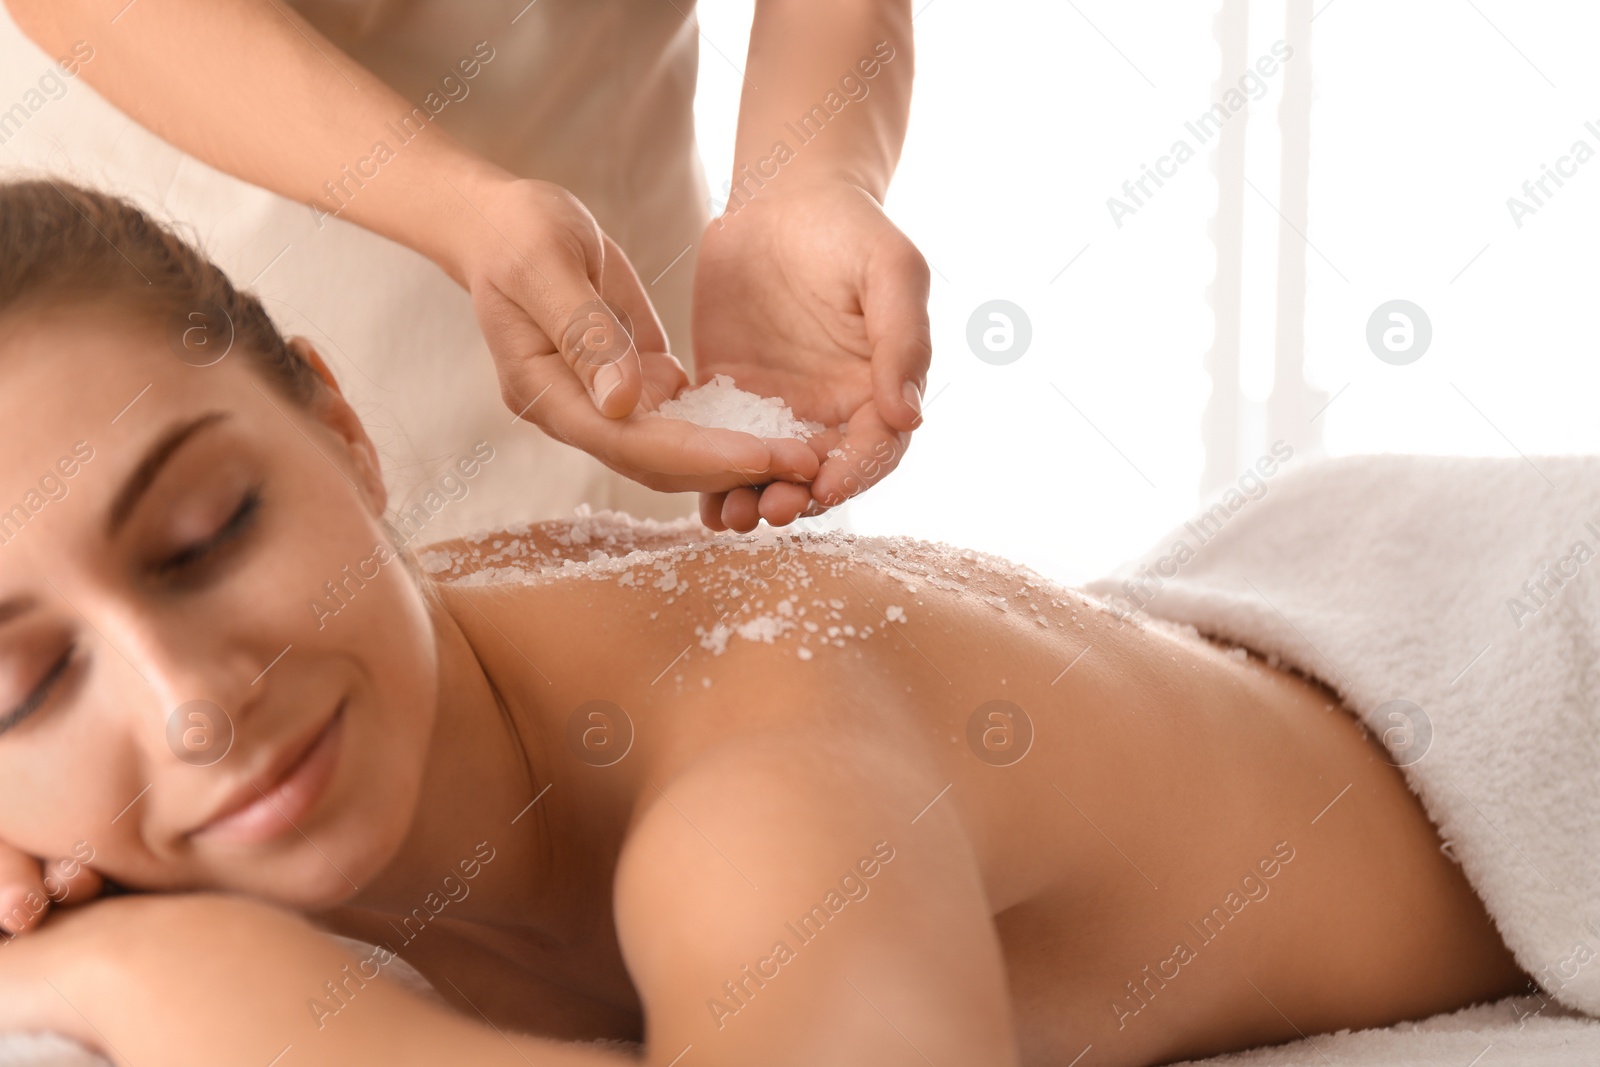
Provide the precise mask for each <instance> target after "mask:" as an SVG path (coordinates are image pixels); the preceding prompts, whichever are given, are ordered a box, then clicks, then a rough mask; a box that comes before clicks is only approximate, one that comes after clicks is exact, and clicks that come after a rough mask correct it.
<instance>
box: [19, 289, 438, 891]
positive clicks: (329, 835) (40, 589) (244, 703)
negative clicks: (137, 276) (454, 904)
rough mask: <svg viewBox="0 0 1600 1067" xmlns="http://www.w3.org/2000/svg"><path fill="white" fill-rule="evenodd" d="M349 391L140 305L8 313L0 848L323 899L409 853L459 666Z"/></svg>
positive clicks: (154, 876)
mask: <svg viewBox="0 0 1600 1067" xmlns="http://www.w3.org/2000/svg"><path fill="white" fill-rule="evenodd" d="M330 399H331V400H332V401H333V403H330V404H328V405H326V410H325V411H323V412H322V413H320V414H312V413H308V412H306V411H304V410H302V409H300V408H299V407H297V406H295V405H294V404H292V403H291V402H289V401H287V400H285V399H284V398H283V397H282V396H281V395H280V394H279V393H277V392H276V391H274V390H273V389H272V388H271V387H270V386H268V385H267V384H266V382H265V380H264V379H263V378H262V377H261V376H260V375H259V374H258V373H257V372H256V371H255V370H254V369H253V368H252V367H251V366H250V364H249V363H248V362H247V359H246V357H245V356H244V355H242V354H240V353H237V352H235V353H232V354H230V355H228V356H226V357H225V358H223V359H222V360H221V361H220V362H218V363H215V364H213V365H211V366H209V367H203V368H202V367H194V366H191V365H190V364H189V363H186V362H184V361H183V360H182V359H179V358H178V357H177V355H176V354H175V353H174V352H173V351H172V350H171V349H169V347H168V345H167V343H166V339H165V337H164V332H163V330H162V329H161V327H160V326H159V325H153V324H147V323H145V322H144V321H142V320H141V319H137V318H133V317H130V316H129V315H127V314H126V313H119V312H114V311H111V310H109V309H107V310H91V311H89V312H86V311H85V309H83V308H75V309H72V310H71V311H70V312H63V313H55V314H50V315H47V316H38V315H30V316H27V317H21V316H12V317H9V318H7V319H5V320H3V321H0V839H3V840H4V841H6V842H8V843H10V844H11V845H13V846H15V847H17V848H20V849H22V850H24V851H27V852H30V853H33V854H35V855H38V856H41V857H45V858H52V857H57V856H70V855H73V854H74V850H75V849H76V854H77V855H79V856H83V855H86V854H87V853H88V850H90V849H92V850H93V857H94V858H93V862H92V866H94V867H95V868H96V869H97V870H99V871H101V872H102V873H104V874H106V875H108V876H110V877H111V878H113V879H115V880H117V881H120V882H122V883H124V884H127V885H129V886H133V887H137V888H142V889H183V888H221V889H237V890H245V891H250V892H253V893H256V894H259V895H261V896H265V897H269V898H272V899H277V900H280V901H283V902H285V903H289V904H293V905H298V906H301V907H317V906H323V905H327V904H332V903H335V902H337V901H339V900H342V899H345V898H347V897H349V896H351V895H353V894H354V893H355V891H356V888H357V887H358V886H360V885H362V884H363V879H365V878H368V877H370V876H372V875H373V874H374V873H375V872H377V871H378V870H380V869H381V868H382V867H383V866H384V865H385V864H386V863H387V862H388V861H389V860H390V858H392V857H393V855H394V854H395V852H396V850H397V849H398V847H399V845H400V843H401V841H402V839H403V837H404V835H405V832H406V830H407V829H408V827H409V826H410V822H411V817H412V813H413V812H414V810H415V807H416V803H417V796H418V792H419V789H420V783H421V780H422V769H423V761H424V754H425V752H426V750H427V743H428V737H429V733H430V731H431V729H432V725H433V718H434V712H435V706H436V701H437V670H438V662H437V654H436V650H435V645H434V636H433V628H432V623H431V620H430V616H429V613H428V609H427V605H426V602H425V601H424V599H423V597H422V595H421V594H420V593H419V591H418V590H417V588H416V587H415V585H414V583H413V582H412V580H411V578H410V576H409V575H408V574H407V573H406V572H405V570H404V567H403V564H402V563H401V562H400V560H399V559H398V558H396V557H395V555H394V554H393V551H392V549H390V548H389V541H388V539H387V537H386V534H385V530H384V526H383V523H382V514H383V507H384V503H385V497H384V491H383V485H382V480H381V475H380V472H379V469H378V462H377V459H376V456H375V454H374V453H373V451H372V448H371V445H370V443H369V442H368V440H367V438H366V435H365V434H364V432H363V431H362V430H361V427H360V424H359V421H358V420H357V419H356V417H355V415H354V414H353V413H352V412H351V411H350V409H349V407H348V405H346V404H345V403H344V401H343V399H342V398H340V397H338V396H337V394H336V393H333V392H332V391H331V390H330Z"/></svg>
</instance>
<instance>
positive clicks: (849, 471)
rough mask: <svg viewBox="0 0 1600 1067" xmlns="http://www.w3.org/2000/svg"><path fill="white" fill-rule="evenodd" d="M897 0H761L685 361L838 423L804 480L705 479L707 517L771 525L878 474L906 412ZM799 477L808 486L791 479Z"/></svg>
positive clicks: (910, 413) (912, 254)
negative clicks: (893, 191)
mask: <svg viewBox="0 0 1600 1067" xmlns="http://www.w3.org/2000/svg"><path fill="white" fill-rule="evenodd" d="M911 81H912V40H911V4H910V0H760V2H759V3H758V4H757V6H756V15H755V22H754V25H753V28H752V30H751V34H750V57H749V66H748V69H747V72H746V77H745V83H744V92H743V95H742V96H741V97H740V101H739V130H738V137H737V140H736V143H735V148H734V163H733V174H732V175H731V176H730V178H729V184H728V187H727V201H728V203H727V207H726V209H725V210H724V211H723V214H722V216H721V217H719V218H717V219H715V220H713V222H712V224H711V227H710V228H709V229H708V230H707V231H706V234H705V239H704V241H703V242H702V245H701V250H700V260H699V263H698V266H697V267H696V270H695V294H694V301H695V306H694V334H695V359H696V364H697V366H696V373H697V374H698V375H699V376H700V378H701V379H702V380H704V379H706V378H708V377H709V376H710V375H712V374H716V373H725V374H729V375H731V376H732V377H733V378H734V379H735V380H736V381H738V382H739V383H740V384H741V385H742V386H744V387H745V388H748V389H754V390H756V391H758V392H762V393H765V394H766V395H769V396H781V397H783V398H784V399H786V400H788V401H789V403H790V405H791V406H792V407H793V408H794V410H795V413H796V414H798V415H800V416H801V417H803V418H806V419H811V420H814V421H817V422H821V423H823V424H824V425H826V426H828V427H835V426H838V425H839V424H841V423H848V427H849V428H848V431H847V432H846V433H845V434H843V435H842V436H841V435H839V434H837V433H830V434H824V435H819V436H818V437H816V438H814V439H813V440H812V444H813V445H814V446H816V447H817V448H818V450H819V454H820V455H823V456H825V458H824V460H823V463H822V467H821V470H820V471H819V472H818V474H817V476H816V478H815V479H814V480H813V481H812V484H811V485H810V486H809V487H798V486H794V485H790V484H786V483H783V482H776V481H771V480H770V479H764V480H766V481H771V484H769V485H767V486H766V487H764V488H760V489H757V488H753V487H748V486H745V487H740V488H738V489H734V490H732V491H730V492H728V493H714V494H707V495H706V496H704V497H702V500H701V517H702V520H703V521H704V522H705V523H706V525H708V526H710V527H711V528H713V529H721V528H724V527H731V528H733V529H736V530H748V529H752V528H753V527H754V526H755V523H756V519H757V517H758V515H759V517H761V518H765V519H766V520H767V521H768V522H769V523H773V524H775V525H778V524H783V523H787V522H790V521H792V520H793V519H794V518H795V516H796V515H799V514H801V513H803V512H806V511H808V510H810V511H815V510H817V509H819V508H822V507H831V506H833V505H835V504H840V503H843V502H844V501H845V500H846V499H848V498H849V497H852V496H854V495H855V494H857V493H859V492H861V491H863V490H864V489H866V488H868V487H870V486H871V485H873V484H874V483H876V482H877V481H879V480H881V479H882V478H884V477H885V476H887V475H888V473H889V472H890V471H892V470H893V469H894V468H895V467H896V466H897V465H898V464H899V462H900V459H901V457H902V456H903V455H904V454H905V449H906V446H907V444H908V443H909V438H910V434H911V432H912V431H913V430H914V429H916V428H917V427H918V426H919V425H920V424H921V418H922V392H923V390H924V389H925V388H926V386H927V379H928V366H929V362H930V360H931V358H932V352H933V346H932V339H931V334H930V330H929V324H928V284H929V283H928V277H929V272H928V265H927V263H926V262H925V261H924V260H923V257H922V255H921V253H920V252H918V251H917V248H916V246H915V245H914V244H912V242H911V241H910V240H909V239H908V238H907V237H906V235H905V234H903V233H901V232H900V230H899V229H897V228H896V227H895V225H894V224H893V223H892V222H890V221H889V219H888V217H887V216H886V215H885V214H884V212H883V207H882V205H883V199H884V195H885V193H886V192H887V190H888V188H889V179H890V177H891V176H892V175H893V174H894V169H895V165H896V163H897V162H898V161H899V158H900V147H901V143H902V142H903V141H904V140H905V135H906V124H907V121H908V118H909V114H910V108H911ZM807 488H809V491H806V489H807Z"/></svg>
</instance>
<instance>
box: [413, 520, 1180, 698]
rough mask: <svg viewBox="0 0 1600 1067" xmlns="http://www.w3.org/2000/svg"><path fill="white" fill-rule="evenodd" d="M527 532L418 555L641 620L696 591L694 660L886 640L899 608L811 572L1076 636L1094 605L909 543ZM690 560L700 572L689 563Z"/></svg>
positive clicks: (1042, 583)
mask: <svg viewBox="0 0 1600 1067" xmlns="http://www.w3.org/2000/svg"><path fill="white" fill-rule="evenodd" d="M534 533H535V531H534V530H533V527H532V526H531V525H530V524H523V525H521V526H517V527H513V528H511V529H508V530H504V531H499V530H497V531H494V532H493V533H492V534H490V535H489V536H486V537H484V538H482V539H479V538H477V537H470V536H469V537H467V538H465V539H464V540H465V541H466V542H467V544H466V545H465V546H463V548H462V549H456V548H454V547H444V546H440V547H435V548H428V549H424V550H422V551H421V552H420V553H419V557H420V558H421V561H422V563H423V566H424V569H425V570H426V571H427V572H428V573H430V574H432V575H434V576H435V577H437V578H439V579H440V580H442V581H445V582H449V583H451V584H461V585H493V584H501V583H519V584H543V583H547V582H552V581H570V580H574V579H576V580H585V579H587V580H591V581H609V582H615V583H616V584H617V585H618V586H619V587H621V588H626V589H629V590H630V591H632V592H633V593H635V594H636V595H640V596H648V595H655V596H658V597H660V598H661V602H662V604H663V605H666V607H665V610H663V611H660V612H657V611H650V612H649V617H650V619H651V620H656V619H658V618H662V617H664V618H667V619H674V618H677V617H679V615H678V614H677V613H681V612H683V611H684V608H683V607H673V606H672V605H674V602H675V601H676V600H677V599H678V597H680V596H686V595H688V593H689V590H690V589H691V588H693V589H696V590H697V592H696V594H695V597H697V598H698V599H695V600H694V601H693V603H694V604H696V605H697V606H696V608H695V609H694V610H695V611H696V612H699V611H710V612H715V614H714V615H712V616H711V617H709V618H704V619H703V621H702V622H701V624H700V625H697V626H694V627H693V632H694V636H695V638H696V641H695V644H697V645H698V647H699V649H700V650H701V651H700V652H698V653H695V654H696V655H705V654H709V655H710V656H720V655H723V654H724V653H726V652H727V651H728V650H729V646H730V645H731V644H732V643H733V642H734V641H735V640H738V641H748V642H753V643H758V644H768V645H772V644H779V643H784V644H790V643H792V644H793V645H794V651H795V655H796V656H797V658H799V659H800V660H802V661H805V660H811V659H813V658H815V657H816V655H817V650H820V649H823V648H830V647H831V648H837V649H844V648H847V647H848V646H849V644H850V643H852V642H854V643H857V644H858V646H859V643H860V642H863V641H865V640H867V639H870V638H873V637H880V638H889V639H892V638H893V637H894V636H895V627H896V625H897V624H903V623H905V622H906V621H907V619H908V611H907V609H906V608H905V607H904V606H902V605H900V604H893V603H891V604H887V605H884V606H883V608H882V609H881V614H876V617H874V615H873V614H869V613H868V612H867V609H868V606H869V604H870V601H869V602H868V604H862V603H857V602H856V601H855V598H853V597H852V598H849V599H845V598H841V597H839V596H832V597H824V596H821V595H817V594H816V593H814V592H808V590H812V589H814V588H815V586H814V585H813V576H815V577H817V578H826V577H828V576H829V575H832V576H833V577H839V576H841V575H847V574H848V573H849V572H850V571H852V570H853V569H855V568H863V567H864V568H868V569H871V570H873V571H876V572H877V573H878V574H880V575H881V576H882V577H883V578H884V579H885V580H886V581H889V582H893V583H895V584H896V585H898V587H899V588H900V589H903V590H904V591H905V592H906V593H910V594H915V593H917V592H919V591H920V590H921V589H923V588H928V589H929V590H930V591H936V592H940V593H957V594H960V595H962V596H964V597H965V598H966V599H967V600H968V602H969V603H972V604H975V605H976V604H982V603H987V604H989V605H991V606H993V607H994V608H996V609H998V610H999V611H1001V612H1008V611H1009V612H1012V613H1015V614H1018V615H1022V616H1023V617H1033V618H1034V619H1035V621H1037V622H1038V623H1039V624H1040V625H1048V623H1047V622H1046V621H1045V620H1044V619H1042V618H1040V617H1039V615H1040V604H1041V603H1042V602H1043V601H1045V600H1048V602H1049V604H1050V606H1051V607H1052V608H1055V609H1056V610H1057V611H1059V612H1060V614H1058V615H1056V616H1055V619H1056V621H1059V620H1061V618H1062V617H1063V616H1070V618H1071V620H1072V622H1074V623H1076V625H1077V626H1078V627H1079V628H1080V629H1081V628H1083V623H1082V622H1081V621H1079V617H1078V613H1077V611H1076V610H1074V609H1081V608H1083V607H1085V606H1090V605H1097V604H1098V602H1097V601H1095V600H1094V598H1092V597H1088V596H1086V595H1084V594H1083V593H1082V592H1081V591H1077V590H1070V589H1064V588H1062V587H1060V586H1058V585H1056V584H1055V583H1053V582H1050V581H1048V580H1046V579H1043V578H1041V577H1040V576H1039V575H1037V574H1036V573H1034V572H1032V571H1031V570H1029V569H1028V568H1026V567H1023V566H1021V565H1019V564H1014V563H1012V562H1010V561H1008V560H1002V559H999V558H998V557H993V556H989V555H987V554H985V553H981V552H976V551H974V550H971V549H958V548H953V547H952V546H949V545H944V544H939V543H936V542H927V541H918V540H915V539H912V538H903V537H892V538H875V537H860V536H857V535H854V534H849V533H844V532H842V531H831V532H827V531H823V532H810V531H807V532H802V531H792V532H783V531H777V530H772V529H770V528H769V529H765V530H760V531H758V532H755V533H751V534H735V533H732V532H724V533H721V534H713V533H711V531H709V530H706V529H705V528H704V527H702V526H701V525H700V524H699V523H698V522H697V521H695V520H693V519H681V520H675V521H673V522H670V523H661V522H656V521H654V520H649V519H643V520H641V519H634V518H632V517H631V516H627V515H624V514H621V513H618V512H607V511H601V512H594V511H591V510H590V509H589V508H587V507H581V508H579V509H578V511H577V513H576V514H575V515H574V517H573V520H572V521H571V522H570V523H569V524H568V525H565V526H554V525H547V526H541V528H540V530H539V531H538V534H537V537H535V536H534ZM506 534H509V535H510V538H511V539H510V540H509V541H507V540H504V537H505V535H506ZM688 561H696V562H697V564H698V565H697V566H695V567H692V568H690V567H687V566H686V564H687V563H688ZM469 566H470V567H471V569H468V568H469ZM463 570H467V573H465V574H463V573H462V572H463ZM1004 594H1009V596H1007V595H1004ZM911 599H912V602H913V604H915V605H923V604H924V603H925V601H924V600H922V599H920V598H917V597H915V596H914V595H913V596H912V598H911ZM874 607H875V605H874ZM869 620H870V622H869ZM1144 625H1153V624H1152V623H1145V624H1144ZM855 654H856V655H857V656H858V657H859V656H861V655H862V649H861V648H860V647H857V649H856V650H855ZM691 662H692V661H691ZM672 678H673V681H674V683H676V684H679V685H681V684H682V683H683V681H684V678H683V675H681V674H674V675H673V676H672ZM690 684H691V685H692V684H693V683H692V681H691V683H690ZM701 684H702V686H703V685H704V681H702V683H701Z"/></svg>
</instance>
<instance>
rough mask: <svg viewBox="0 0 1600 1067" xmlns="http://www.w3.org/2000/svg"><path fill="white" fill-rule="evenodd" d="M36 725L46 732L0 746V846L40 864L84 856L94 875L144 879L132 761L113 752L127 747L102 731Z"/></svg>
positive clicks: (145, 857)
mask: <svg viewBox="0 0 1600 1067" xmlns="http://www.w3.org/2000/svg"><path fill="white" fill-rule="evenodd" d="M71 718H74V719H81V718H84V717H83V716H73V717H71ZM36 725H39V726H45V725H48V726H49V727H51V728H50V729H45V730H31V731H27V732H26V733H23V732H20V731H19V732H18V733H16V734H14V735H13V736H10V737H7V738H6V739H5V741H4V744H3V746H0V747H3V751H0V841H4V842H5V843H6V844H7V845H10V846H12V847H13V848H16V849H19V850H21V851H22V852H25V853H27V854H29V855H32V856H39V857H42V858H45V859H47V860H54V859H65V858H68V857H72V856H74V855H76V856H78V857H79V858H84V857H89V859H88V862H89V865H90V866H92V867H94V868H95V869H96V870H100V871H103V872H105V873H108V874H111V875H112V876H113V877H119V878H120V879H122V880H127V881H140V880H143V879H144V878H145V877H147V876H148V875H149V874H151V873H152V863H151V860H150V857H149V854H148V852H147V851H146V850H145V848H144V846H143V843H142V841H141V839H140V837H139V832H138V830H139V819H138V818H137V815H138V811H137V807H138V803H139V802H142V800H143V799H145V798H144V797H141V793H142V791H143V789H144V783H145V780H144V779H143V778H141V777H140V774H139V761H138V760H137V759H136V758H133V757H132V756H128V757H126V758H124V757H123V756H122V755H119V752H125V751H126V749H123V748H119V746H118V745H117V744H116V743H115V742H114V740H113V739H112V737H111V736H110V734H109V732H108V731H105V730H86V731H78V730H76V729H74V728H75V727H77V726H78V723H76V722H69V721H68V719H66V718H62V719H59V720H58V721H57V722H52V723H49V724H46V723H43V722H41V723H38V724H36Z"/></svg>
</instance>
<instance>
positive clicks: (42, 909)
mask: <svg viewBox="0 0 1600 1067" xmlns="http://www.w3.org/2000/svg"><path fill="white" fill-rule="evenodd" d="M93 859H94V848H93V847H92V846H90V845H89V844H88V843H87V842H83V843H80V844H79V845H78V846H77V848H75V849H74V850H73V855H71V856H67V857H64V858H62V859H56V860H52V861H49V862H44V861H41V860H39V859H36V858H35V857H33V856H30V855H28V854H27V853H26V852H20V851H18V850H17V849H14V848H12V847H11V846H10V845H8V844H6V843H5V842H3V841H0V930H3V931H4V932H5V933H7V934H11V935H13V936H17V935H21V934H25V933H27V932H28V931H30V930H34V929H36V928H37V927H38V925H39V924H40V923H41V922H43V921H44V917H45V915H46V914H48V913H49V911H50V909H51V908H52V907H70V906H72V905H74V904H82V903H85V902H87V901H90V900H93V899H94V898H95V897H97V896H99V895H100V890H101V888H103V885H104V882H103V881H102V879H101V878H100V876H99V875H98V874H96V873H95V872H94V871H93V870H91V869H90V868H89V863H90V862H91V861H93Z"/></svg>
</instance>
